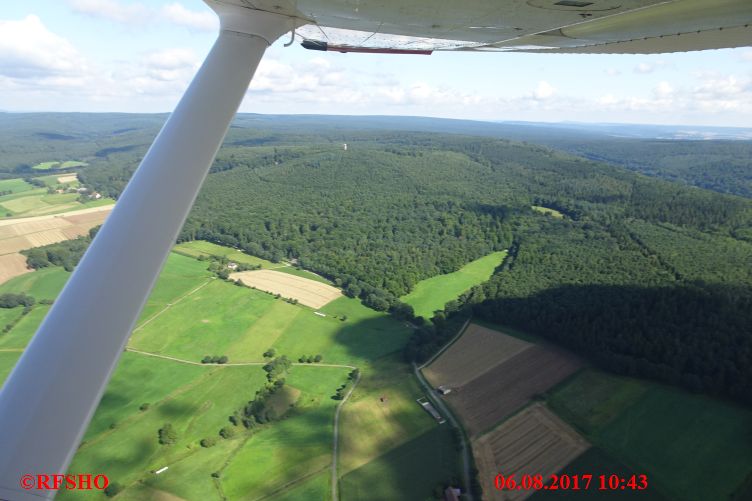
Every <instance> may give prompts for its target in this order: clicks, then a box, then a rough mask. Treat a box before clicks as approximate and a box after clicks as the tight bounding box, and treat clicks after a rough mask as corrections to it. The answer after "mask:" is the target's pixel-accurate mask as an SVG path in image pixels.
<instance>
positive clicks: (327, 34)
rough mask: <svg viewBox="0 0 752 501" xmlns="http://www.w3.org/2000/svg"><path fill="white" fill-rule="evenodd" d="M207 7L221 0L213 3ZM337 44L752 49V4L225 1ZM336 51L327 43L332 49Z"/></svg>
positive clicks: (713, 0) (750, 0) (694, 0)
mask: <svg viewBox="0 0 752 501" xmlns="http://www.w3.org/2000/svg"><path fill="white" fill-rule="evenodd" d="M209 3H218V2H214V1H212V0H209ZM219 3H231V4H235V5H240V6H243V7H247V8H249V9H257V10H263V11H268V12H274V13H280V14H284V15H288V16H290V17H294V18H297V19H299V20H303V21H304V22H307V23H308V24H307V25H306V26H304V27H302V28H299V29H298V30H297V32H298V34H300V35H301V36H303V37H304V38H305V39H308V40H315V41H320V42H326V43H328V44H330V45H333V46H343V47H359V48H374V49H378V48H385V49H399V50H415V51H418V50H445V51H446V50H454V51H456V50H463V51H513V52H556V53H601V54H606V53H608V54H650V53H661V52H681V51H690V50H703V49H720V48H727V47H741V46H748V45H752V28H751V27H750V25H751V24H752V0H668V1H666V0H587V1H571V0H563V1H562V0H462V1H459V0H402V1H400V0H222V1H221V2H219ZM330 50H331V49H330Z"/></svg>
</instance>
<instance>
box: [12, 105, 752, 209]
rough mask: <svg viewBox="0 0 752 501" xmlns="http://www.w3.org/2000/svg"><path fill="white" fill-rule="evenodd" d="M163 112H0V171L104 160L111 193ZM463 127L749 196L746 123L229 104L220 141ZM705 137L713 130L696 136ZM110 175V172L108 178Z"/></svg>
mask: <svg viewBox="0 0 752 501" xmlns="http://www.w3.org/2000/svg"><path fill="white" fill-rule="evenodd" d="M166 118H167V115H166V114H123V113H0V178H5V177H14V176H16V177H17V176H18V175H26V174H29V173H33V172H34V169H33V166H34V165H36V164H39V163H42V162H49V161H54V160H58V161H61V160H80V161H85V162H87V163H89V164H90V165H91V167H92V169H91V171H90V173H91V174H92V175H93V174H94V173H95V172H97V170H96V169H98V168H100V167H105V168H106V169H107V170H108V175H109V176H110V177H111V178H112V179H110V182H109V183H107V184H108V186H107V189H108V194H110V195H113V196H115V195H117V193H118V192H119V190H121V189H122V188H123V186H124V183H125V179H127V178H128V175H129V174H130V173H131V172H132V171H133V169H135V167H136V166H137V165H138V161H139V160H140V158H141V157H142V156H143V154H144V153H145V152H146V149H147V148H148V146H149V144H151V141H152V140H153V139H154V137H155V136H156V134H157V132H158V131H159V128H160V127H161V126H162V124H163V123H164V121H165V119H166ZM356 131H358V133H359V134H361V135H362V134H372V133H379V134H384V133H388V132H391V133H393V134H400V133H403V132H430V133H439V134H463V135H471V136H476V137H479V136H482V137H494V138H501V139H510V140H515V141H525V142H529V143H533V144H541V145H546V146H549V147H551V148H554V149H557V150H561V151H565V152H568V153H572V154H575V155H578V156H581V157H583V158H586V159H591V160H597V161H603V162H608V163H613V164H615V165H618V166H623V167H626V168H628V169H630V170H634V171H637V172H640V173H643V174H647V175H650V176H656V177H660V178H664V179H668V180H673V181H680V182H683V183H686V184H689V185H693V186H698V187H701V188H707V189H710V190H714V191H718V192H721V193H730V194H736V195H741V196H745V197H752V129H743V128H730V127H725V128H724V127H690V126H683V127H681V126H654V125H621V124H578V123H561V124H541V123H529V122H519V123H517V122H503V123H496V122H479V121H472V120H450V119H440V118H425V117H390V116H364V117H359V116H326V115H255V114H243V113H241V114H239V115H237V117H236V118H235V121H234V122H233V125H232V126H231V129H230V133H229V134H228V136H227V139H226V141H225V147H228V146H233V145H246V146H252V145H261V144H282V143H284V144H290V143H294V142H300V141H310V139H311V135H312V134H314V135H315V136H316V137H317V138H318V139H322V140H326V141H331V142H347V141H352V140H353V139H354V138H353V137H352V135H353V133H354V132H356ZM698 139H714V140H698ZM115 178H122V179H119V182H115V181H116V179H115Z"/></svg>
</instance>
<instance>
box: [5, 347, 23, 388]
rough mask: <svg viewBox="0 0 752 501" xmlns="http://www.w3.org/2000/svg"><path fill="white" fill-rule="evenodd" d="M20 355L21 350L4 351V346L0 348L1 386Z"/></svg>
mask: <svg viewBox="0 0 752 501" xmlns="http://www.w3.org/2000/svg"><path fill="white" fill-rule="evenodd" d="M20 356H21V352H18V351H3V348H0V388H2V383H3V382H4V381H5V378H7V377H8V374H10V371H11V370H12V369H13V366H14V365H16V361H17V360H18V357H20Z"/></svg>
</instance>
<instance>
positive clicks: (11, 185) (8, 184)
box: [0, 178, 34, 193]
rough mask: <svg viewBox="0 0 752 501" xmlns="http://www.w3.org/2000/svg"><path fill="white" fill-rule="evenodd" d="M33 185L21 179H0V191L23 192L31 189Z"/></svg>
mask: <svg viewBox="0 0 752 501" xmlns="http://www.w3.org/2000/svg"><path fill="white" fill-rule="evenodd" d="M33 189H34V186H32V185H30V184H29V183H27V182H26V181H24V180H23V179H20V178H18V179H3V180H0V191H10V192H12V193H23V192H24V191H30V190H33Z"/></svg>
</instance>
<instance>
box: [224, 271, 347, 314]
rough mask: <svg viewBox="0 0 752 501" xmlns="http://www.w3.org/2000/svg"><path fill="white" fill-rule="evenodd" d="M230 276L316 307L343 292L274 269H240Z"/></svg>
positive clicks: (250, 285) (251, 285)
mask: <svg viewBox="0 0 752 501" xmlns="http://www.w3.org/2000/svg"><path fill="white" fill-rule="evenodd" d="M230 278H231V279H232V280H239V281H241V282H242V283H243V284H245V285H247V286H249V287H255V288H257V289H261V290H263V291H266V292H269V293H271V294H280V295H281V296H282V297H286V298H291V299H297V300H298V301H299V302H300V303H301V304H304V305H306V306H310V307H311V308H316V309H318V308H321V307H323V306H326V304H327V303H329V302H331V301H333V300H335V299H337V298H339V297H341V296H342V292H341V291H340V290H339V289H337V288H336V287H332V286H331V285H327V284H323V283H321V282H315V281H313V280H309V279H307V278H303V277H297V276H295V275H290V274H287V273H280V272H278V271H274V270H257V271H240V272H236V273H231V274H230Z"/></svg>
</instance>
